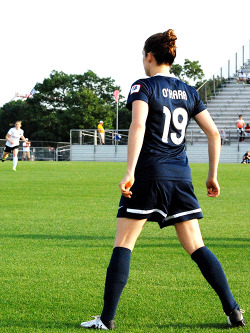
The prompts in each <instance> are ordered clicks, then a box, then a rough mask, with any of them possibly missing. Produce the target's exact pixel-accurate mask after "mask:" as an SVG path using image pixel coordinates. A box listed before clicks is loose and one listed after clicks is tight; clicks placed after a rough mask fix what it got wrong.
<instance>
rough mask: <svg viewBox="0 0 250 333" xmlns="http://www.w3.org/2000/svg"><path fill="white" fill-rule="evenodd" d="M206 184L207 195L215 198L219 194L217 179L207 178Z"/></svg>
mask: <svg viewBox="0 0 250 333" xmlns="http://www.w3.org/2000/svg"><path fill="white" fill-rule="evenodd" d="M206 186H207V195H208V196H209V197H213V198H216V197H218V196H219V195H220V186H219V183H218V181H217V179H214V178H213V179H210V178H208V179H207V182H206Z"/></svg>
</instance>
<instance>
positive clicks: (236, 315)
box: [227, 309, 246, 327]
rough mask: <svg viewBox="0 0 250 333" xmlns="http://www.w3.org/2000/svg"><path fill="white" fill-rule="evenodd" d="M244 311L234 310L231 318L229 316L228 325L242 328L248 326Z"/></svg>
mask: <svg viewBox="0 0 250 333" xmlns="http://www.w3.org/2000/svg"><path fill="white" fill-rule="evenodd" d="M244 312H245V311H244V310H237V309H234V310H233V311H232V312H231V313H230V315H229V316H227V320H228V324H229V325H230V326H233V327H242V326H245V325H246V322H245V319H244V318H243V315H242V313H244Z"/></svg>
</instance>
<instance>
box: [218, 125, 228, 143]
mask: <svg viewBox="0 0 250 333" xmlns="http://www.w3.org/2000/svg"><path fill="white" fill-rule="evenodd" d="M220 139H221V144H222V145H224V144H225V143H226V142H227V141H228V140H227V136H226V132H225V131H224V129H221V130H220Z"/></svg>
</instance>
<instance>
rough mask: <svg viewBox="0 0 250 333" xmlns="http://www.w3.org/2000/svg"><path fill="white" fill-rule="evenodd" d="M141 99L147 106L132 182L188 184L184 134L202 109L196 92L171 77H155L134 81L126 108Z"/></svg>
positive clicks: (189, 178)
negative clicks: (143, 133) (185, 182)
mask: <svg viewBox="0 0 250 333" xmlns="http://www.w3.org/2000/svg"><path fill="white" fill-rule="evenodd" d="M135 100H142V101H144V102H146V103H147V104H148V106H149V111H148V117H147V120H146V131H145V136H144V141H143V145H142V149H141V152H140V155H139V158H138V162H137V165H136V170H135V179H137V180H143V179H167V180H185V181H191V180H192V179H191V171H190V168H189V165H188V159H187V155H186V151H185V134H186V129H187V126H188V124H189V121H190V119H191V117H194V116H195V115H197V114H198V113H199V112H201V111H203V110H205V109H206V107H205V106H204V104H203V102H202V101H201V99H200V96H199V94H198V93H197V91H196V90H195V89H194V88H192V87H191V86H189V85H187V84H185V83H184V82H182V81H180V80H179V79H177V78H175V77H173V76H166V75H162V74H157V75H155V76H153V77H150V78H148V79H141V80H138V81H136V82H135V83H134V84H133V85H132V87H131V90H130V93H129V96H128V100H127V108H128V109H129V110H132V102H133V101H135Z"/></svg>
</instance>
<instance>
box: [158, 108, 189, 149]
mask: <svg viewBox="0 0 250 333" xmlns="http://www.w3.org/2000/svg"><path fill="white" fill-rule="evenodd" d="M163 113H164V114H165V123H164V130H163V135H162V141H163V142H165V143H167V142H168V134H169V128H170V121H171V117H172V120H173V125H174V127H175V128H176V129H177V130H180V131H181V136H180V137H177V133H175V132H174V133H170V139H171V141H172V142H173V143H174V144H176V145H180V144H181V143H182V141H183V139H184V137H185V133H186V127H187V122H188V115H187V111H186V110H185V109H183V108H177V109H175V110H174V111H173V115H172V114H171V111H170V110H169V108H168V107H166V106H163ZM180 118H181V119H182V120H181V121H179V119H180Z"/></svg>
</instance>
